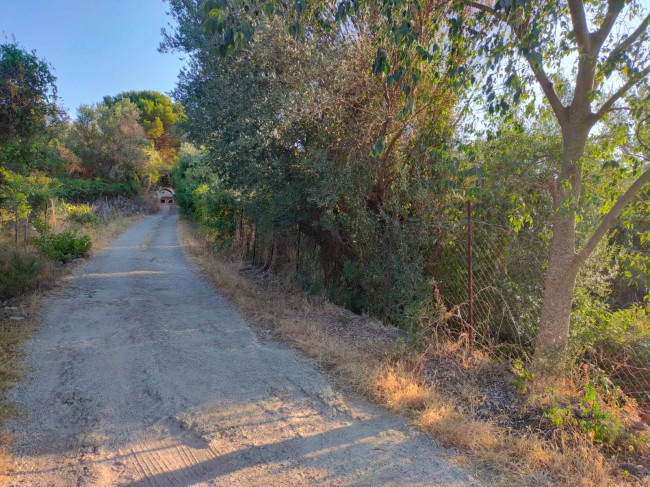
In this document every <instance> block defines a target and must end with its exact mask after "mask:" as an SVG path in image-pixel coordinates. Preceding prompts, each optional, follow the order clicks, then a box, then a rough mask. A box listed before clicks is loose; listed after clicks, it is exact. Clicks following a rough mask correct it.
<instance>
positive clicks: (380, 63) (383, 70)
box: [372, 47, 390, 74]
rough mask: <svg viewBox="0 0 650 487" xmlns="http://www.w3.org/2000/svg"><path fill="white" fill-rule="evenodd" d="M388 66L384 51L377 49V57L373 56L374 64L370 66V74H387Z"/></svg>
mask: <svg viewBox="0 0 650 487" xmlns="http://www.w3.org/2000/svg"><path fill="white" fill-rule="evenodd" d="M389 69H390V66H389V64H388V59H387V57H386V51H384V50H383V49H382V48H381V47H380V48H379V49H377V55H376V56H375V62H374V63H373V65H372V74H388V70H389Z"/></svg>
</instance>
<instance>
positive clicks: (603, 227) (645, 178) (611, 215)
mask: <svg viewBox="0 0 650 487" xmlns="http://www.w3.org/2000/svg"><path fill="white" fill-rule="evenodd" d="M648 182H650V167H649V168H648V169H646V170H645V172H643V173H642V174H641V176H639V178H638V179H637V180H636V181H634V182H633V183H632V185H631V186H630V187H629V188H628V189H627V191H626V192H625V193H623V194H622V195H621V196H619V197H618V199H617V200H616V203H614V206H612V208H611V209H610V210H609V212H608V213H607V214H606V215H605V216H604V217H603V219H602V221H601V222H600V225H598V228H596V231H594V233H593V234H592V236H591V238H589V240H588V241H587V243H586V244H585V246H584V247H583V248H582V250H581V251H580V252H578V253H577V254H576V256H575V261H576V263H577V264H578V265H580V264H582V263H583V262H584V261H586V260H587V258H588V257H589V256H590V255H591V253H592V252H593V251H594V249H595V248H596V246H597V245H598V242H600V241H601V239H602V238H603V237H604V236H605V235H606V234H607V232H608V231H609V230H610V229H611V228H612V227H613V226H614V224H615V223H616V222H617V221H618V217H619V216H620V214H621V212H622V211H623V210H624V209H625V207H626V206H627V205H628V203H629V202H630V201H632V199H633V198H634V197H635V196H636V194H637V193H638V192H639V191H640V190H641V189H643V187H644V186H645V185H646V184H647V183H648Z"/></svg>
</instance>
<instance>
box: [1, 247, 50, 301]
mask: <svg viewBox="0 0 650 487" xmlns="http://www.w3.org/2000/svg"><path fill="white" fill-rule="evenodd" d="M41 268H42V264H41V262H40V261H39V260H38V259H37V258H36V257H35V256H33V255H23V254H21V253H19V252H11V254H10V255H9V257H8V258H7V259H4V258H3V259H2V261H1V262H0V297H1V298H3V299H6V298H13V297H15V296H18V295H20V294H22V293H24V292H25V290H26V289H27V287H28V286H29V284H30V282H32V280H33V279H34V278H35V277H36V276H37V275H38V274H39V272H40V271H41Z"/></svg>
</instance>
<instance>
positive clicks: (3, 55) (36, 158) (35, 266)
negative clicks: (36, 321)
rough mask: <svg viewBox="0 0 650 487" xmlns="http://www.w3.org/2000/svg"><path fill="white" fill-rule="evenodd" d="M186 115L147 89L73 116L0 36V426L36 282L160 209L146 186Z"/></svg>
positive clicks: (173, 150) (156, 178)
mask: <svg viewBox="0 0 650 487" xmlns="http://www.w3.org/2000/svg"><path fill="white" fill-rule="evenodd" d="M183 117H184V115H183V110H182V107H180V105H178V104H174V103H172V101H171V100H170V99H169V97H167V96H165V95H163V94H161V93H157V92H152V91H143V92H129V93H124V94H120V95H117V96H114V97H107V98H106V99H105V100H104V102H102V103H99V104H96V105H92V106H85V105H84V106H82V107H80V108H79V110H78V114H77V118H76V119H75V120H71V119H69V118H68V116H67V114H66V113H65V112H63V110H62V109H61V108H60V107H59V106H58V105H57V97H56V79H55V77H54V76H53V75H52V70H51V67H50V66H49V64H48V63H47V62H46V61H44V60H42V59H39V58H38V56H37V55H36V53H35V52H29V51H27V50H25V49H23V48H22V47H21V46H20V45H19V44H17V43H15V42H12V43H7V44H2V45H0V426H1V425H2V423H3V421H4V420H5V419H7V418H8V417H11V416H12V415H13V414H16V413H17V412H16V411H14V410H13V408H12V406H11V405H10V404H7V403H6V402H4V401H3V400H2V397H3V396H4V391H5V390H6V389H7V388H8V387H10V386H11V384H12V383H13V382H14V381H16V380H18V379H19V378H20V377H21V374H22V366H21V360H20V359H21V345H22V344H23V343H24V341H25V340H26V339H27V338H28V337H29V336H31V334H32V333H33V331H34V329H35V327H34V325H33V323H32V322H31V317H32V315H33V314H34V313H35V312H36V310H37V304H38V298H39V296H40V295H41V292H42V291H45V290H47V289H50V288H51V287H53V286H54V285H55V284H56V283H57V282H58V281H59V280H60V279H61V278H62V277H63V276H65V275H66V274H67V273H68V272H69V271H70V269H71V268H72V267H71V266H70V265H69V264H70V263H71V262H73V261H75V260H78V259H82V258H85V257H87V256H88V255H89V254H90V253H91V252H92V251H93V250H95V249H98V248H102V247H103V246H104V245H106V244H107V243H108V242H109V241H110V240H111V239H112V238H114V237H115V236H116V235H117V234H119V233H121V232H122V231H123V230H125V229H126V228H127V227H128V226H130V225H131V224H132V223H133V222H134V221H135V220H137V219H138V218H140V217H141V216H142V215H143V214H146V213H149V212H151V211H153V210H155V209H156V207H157V205H156V203H155V202H154V201H153V199H152V195H151V192H152V191H153V190H154V189H155V188H156V187H157V186H158V185H160V184H164V183H165V182H166V181H165V178H166V179H167V180H168V179H169V176H168V171H169V169H170V168H171V166H172V165H173V164H174V162H175V159H176V155H177V151H178V148H179V147H180V139H179V137H178V135H177V133H176V132H175V129H174V124H175V123H176V122H177V121H179V120H181V119H182V118H183ZM167 182H168V181H167ZM8 441H9V438H4V437H2V438H0V451H1V450H3V449H4V448H5V447H6V444H7V443H8ZM1 463H2V461H1V460H0V467H2V465H1Z"/></svg>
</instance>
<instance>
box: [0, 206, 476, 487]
mask: <svg viewBox="0 0 650 487" xmlns="http://www.w3.org/2000/svg"><path fill="white" fill-rule="evenodd" d="M176 218H177V217H175V216H170V215H168V214H166V213H161V214H159V215H156V216H153V217H149V218H146V219H144V220H143V221H141V222H140V223H138V224H136V225H135V226H133V227H132V228H131V229H129V230H128V231H127V232H126V233H124V234H123V235H122V236H121V237H120V238H118V239H117V240H116V241H115V242H114V243H113V245H112V247H110V248H109V249H107V250H104V251H102V252H100V253H98V254H97V255H95V257H94V258H92V259H90V260H89V261H87V262H85V263H84V264H83V265H81V266H80V267H79V268H78V269H77V270H76V271H75V273H74V274H73V275H72V276H71V277H70V278H69V279H68V282H66V283H65V284H64V285H63V286H61V287H60V288H59V289H57V291H56V292H54V293H52V295H51V296H49V297H48V298H47V300H46V301H45V302H44V307H43V311H42V318H41V319H42V326H41V328H40V331H39V333H38V335H37V336H36V338H35V339H34V340H33V341H32V342H31V343H30V344H29V345H28V349H27V354H28V355H27V356H28V365H29V367H30V370H29V374H28V378H27V380H26V381H25V382H23V383H21V384H19V385H17V386H16V387H15V388H14V389H13V390H12V392H11V398H12V399H13V400H15V401H16V402H17V403H18V404H19V406H20V407H21V409H22V410H23V411H24V415H23V416H22V417H21V418H20V419H18V420H16V421H13V422H11V423H10V424H9V430H10V431H12V432H13V433H15V434H16V435H17V441H16V444H15V445H14V452H13V453H14V455H15V460H14V464H13V465H12V468H13V470H14V471H13V472H12V473H11V474H10V476H9V477H8V481H7V482H8V483H9V485H13V486H28V485H30V486H31V485H33V486H50V485H54V486H66V487H67V486H75V485H77V486H84V485H88V486H91V485H92V486H109V485H111V486H112V485H130V486H189V485H219V486H221V485H223V486H237V485H246V486H248V485H260V486H262V485H264V486H269V485H328V486H329V485H332V486H335V485H367V486H378V485H400V486H402V485H426V486H469V485H476V484H473V482H472V480H471V479H470V478H469V477H468V475H467V474H466V473H464V472H463V471H462V470H460V469H458V468H456V467H454V466H453V465H451V464H449V463H448V462H447V461H446V460H444V459H443V456H444V451H443V450H442V449H441V448H440V447H438V446H437V445H436V444H434V443H433V442H432V441H431V440H430V439H428V438H427V437H426V436H425V435H423V434H421V433H419V432H416V431H414V430H413V429H412V428H410V427H409V426H408V425H407V424H406V423H405V422H404V421H403V420H402V419H400V418H397V417H395V416H393V415H391V414H389V413H387V412H385V411H383V410H381V409H379V408H377V407H375V406H373V405H371V404H369V403H367V402H366V401H364V400H362V399H359V398H355V397H347V396H346V397H343V396H342V395H341V394H340V393H338V392H336V391H335V390H333V389H332V387H331V386H330V385H329V384H328V381H327V380H326V379H325V378H324V377H323V376H322V375H321V374H320V373H319V372H318V371H317V370H315V369H314V368H313V366H312V365H310V362H309V361H307V360H306V359H304V358H302V357H300V356H299V355H298V354H297V353H296V352H294V351H293V350H291V349H289V348H288V347H286V346H284V345H282V344H278V343H274V342H266V341H264V342H260V341H259V340H258V339H257V338H256V336H255V334H254V333H253V332H252V330H251V329H250V328H249V326H248V325H247V324H246V323H245V322H244V321H243V319H242V318H241V317H240V316H239V315H238V313H237V311H235V310H234V309H233V307H232V306H231V305H230V304H229V303H228V302H227V301H226V300H225V299H224V298H222V297H221V296H219V294H217V293H216V292H215V291H214V290H213V289H212V288H211V286H210V285H209V284H208V283H207V282H206V281H204V280H203V279H202V278H201V277H200V276H199V274H198V273H197V272H196V271H195V270H194V269H193V268H192V267H191V266H190V264H189V263H188V261H187V260H186V258H185V255H184V253H183V249H181V248H180V247H179V242H178V239H177V235H176V224H177V219H176Z"/></svg>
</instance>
